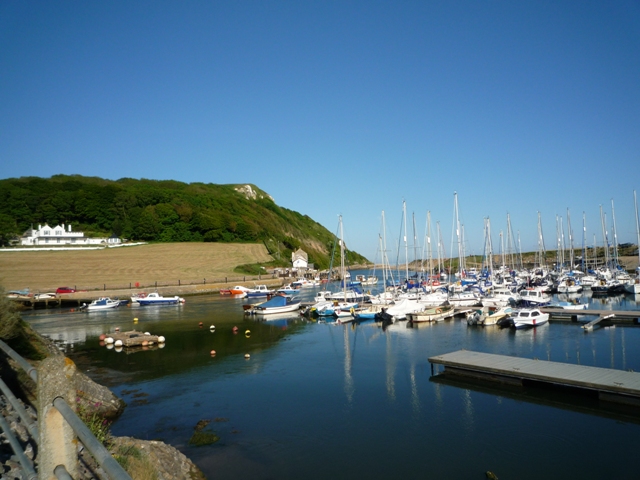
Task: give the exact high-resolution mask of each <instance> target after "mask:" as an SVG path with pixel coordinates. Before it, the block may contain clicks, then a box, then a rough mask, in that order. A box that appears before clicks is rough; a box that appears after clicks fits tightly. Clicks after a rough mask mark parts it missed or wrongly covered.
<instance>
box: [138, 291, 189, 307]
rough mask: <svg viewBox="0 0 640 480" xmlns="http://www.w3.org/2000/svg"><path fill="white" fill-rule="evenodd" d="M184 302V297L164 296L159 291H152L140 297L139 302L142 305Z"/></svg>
mask: <svg viewBox="0 0 640 480" xmlns="http://www.w3.org/2000/svg"><path fill="white" fill-rule="evenodd" d="M181 303H184V298H181V297H178V296H177V295H176V296H175V297H163V296H162V295H160V294H159V293H157V292H153V293H150V294H149V295H147V296H146V297H144V298H138V304H140V305H143V306H144V305H178V304H181Z"/></svg>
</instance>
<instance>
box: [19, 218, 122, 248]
mask: <svg viewBox="0 0 640 480" xmlns="http://www.w3.org/2000/svg"><path fill="white" fill-rule="evenodd" d="M120 242H121V240H120V239H119V238H117V237H110V238H87V237H85V236H84V233H82V232H72V231H71V225H67V229H66V230H65V226H64V223H63V224H62V225H58V226H56V227H53V228H52V227H50V226H49V225H47V224H46V223H45V224H44V226H42V225H38V229H37V230H35V229H33V228H30V229H29V230H27V231H26V232H24V233H23V234H22V237H20V244H21V245H106V244H118V243H120Z"/></svg>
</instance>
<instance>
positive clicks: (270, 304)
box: [249, 295, 300, 315]
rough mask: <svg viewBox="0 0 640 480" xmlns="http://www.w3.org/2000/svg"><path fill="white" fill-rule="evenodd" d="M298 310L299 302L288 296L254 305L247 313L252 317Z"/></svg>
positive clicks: (277, 297)
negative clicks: (252, 315)
mask: <svg viewBox="0 0 640 480" xmlns="http://www.w3.org/2000/svg"><path fill="white" fill-rule="evenodd" d="M299 308H300V300H298V299H294V298H292V297H290V296H288V295H276V296H274V297H273V298H272V299H271V300H267V301H266V302H263V303H259V304H257V305H254V306H253V308H252V309H250V310H249V313H251V314H254V315H269V314H272V313H285V312H293V311H295V310H298V309H299Z"/></svg>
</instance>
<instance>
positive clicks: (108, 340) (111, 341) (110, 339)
mask: <svg viewBox="0 0 640 480" xmlns="http://www.w3.org/2000/svg"><path fill="white" fill-rule="evenodd" d="M104 343H106V344H107V345H111V344H112V343H113V338H111V337H107V338H105V339H104Z"/></svg>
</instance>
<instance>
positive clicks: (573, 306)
mask: <svg viewBox="0 0 640 480" xmlns="http://www.w3.org/2000/svg"><path fill="white" fill-rule="evenodd" d="M547 306H548V307H549V308H561V309H563V310H586V309H587V308H589V304H588V303H579V302H577V301H576V302H562V301H557V302H551V303H549V305H547Z"/></svg>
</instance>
